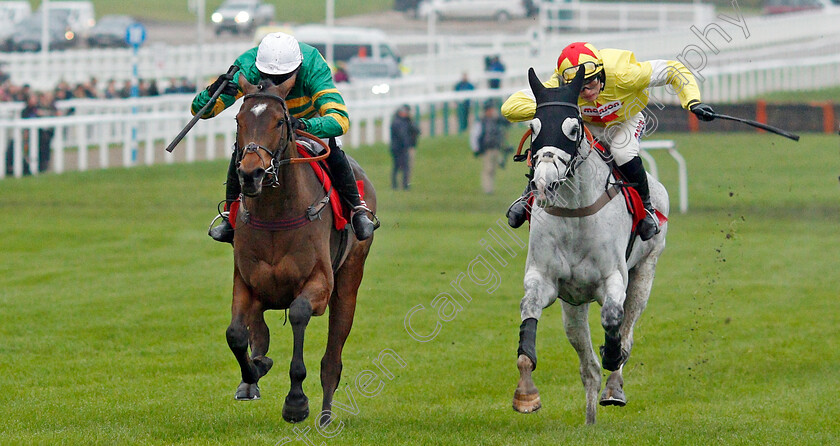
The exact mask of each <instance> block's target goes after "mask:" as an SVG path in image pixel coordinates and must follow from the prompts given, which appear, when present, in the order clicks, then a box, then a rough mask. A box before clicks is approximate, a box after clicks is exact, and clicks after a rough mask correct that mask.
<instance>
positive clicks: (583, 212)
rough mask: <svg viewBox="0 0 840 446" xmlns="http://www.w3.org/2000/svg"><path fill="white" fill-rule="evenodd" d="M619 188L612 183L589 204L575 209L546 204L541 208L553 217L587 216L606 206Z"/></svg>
mask: <svg viewBox="0 0 840 446" xmlns="http://www.w3.org/2000/svg"><path fill="white" fill-rule="evenodd" d="M620 190H621V188H620V187H619V186H617V185H613V186H611V187H610V188H608V189H607V190H605V191H604V193H603V194H601V196H600V197H598V199H597V200H595V202H594V203H592V204H590V205H589V206H586V207H582V208H577V209H568V208H561V207H556V206H547V207H545V208H543V210H544V211H545V212H546V213H548V214H549V215H553V216H555V217H588V216H590V215H593V214H595V213H596V212H598V211H600V210H601V208H603V207H604V206H606V204H607V203H609V202H610V200H612V199H613V198H614V197H615V196H616V195H618V193H619V191H620Z"/></svg>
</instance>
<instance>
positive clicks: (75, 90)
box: [0, 72, 195, 175]
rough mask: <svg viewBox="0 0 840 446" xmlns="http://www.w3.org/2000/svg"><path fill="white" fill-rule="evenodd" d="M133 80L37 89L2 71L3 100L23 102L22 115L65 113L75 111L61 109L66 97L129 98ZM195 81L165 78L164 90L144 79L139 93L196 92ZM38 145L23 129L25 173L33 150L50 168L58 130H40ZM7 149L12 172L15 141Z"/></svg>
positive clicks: (41, 168)
mask: <svg viewBox="0 0 840 446" xmlns="http://www.w3.org/2000/svg"><path fill="white" fill-rule="evenodd" d="M131 89H132V84H131V81H125V82H122V83H119V82H117V81H115V80H109V81H108V82H107V83H106V84H105V85H104V86H101V85H100V84H99V82H98V81H97V79H96V78H95V77H92V78H90V80H88V81H86V82H80V83H78V84H75V85H71V84H70V83H68V82H66V81H61V82H59V83H58V85H56V86H55V88H53V89H47V90H36V89H33V88H32V86H30V85H29V84H24V85H18V84H15V83H12V82H11V80H10V79H9V76H8V75H6V74H4V73H2V72H0V102H21V103H23V104H24V108H23V110H22V111H21V118H24V119H29V118H37V117H47V116H64V115H68V114H72V113H73V110H74V109H73V108H72V107H71V108H69V109H59V108H58V107H56V101H61V100H66V99H77V98H78V99H96V98H103V99H113V98H128V97H131V96H132V92H131ZM194 92H195V84H194V83H192V82H190V81H189V80H187V79H186V78H171V79H169V80H168V81H166V86H165V88H163V89H162V90H161V87H160V86H159V85H158V82H157V81H156V80H154V79H153V80H145V79H142V80H140V81H139V82H138V86H137V93H138V96H158V95H161V94H175V93H194ZM37 131H38V138H37V145H36V144H34V142H35V139H34V138H32V137H31V135H30V130H29V129H24V131H23V135H22V136H23V140H22V143H23V153H24V158H23V174H24V175H31V174H32V170H33V169H32V168H31V166H30V165H29V159H30V152H32V151H34V150H37V151H38V171H40V172H44V171H46V170H47V168H48V166H49V162H50V158H51V147H50V144H51V142H52V139H53V136H54V133H55V129H52V128H41V129H38V130H37ZM7 144H8V146H7V148H6V174H9V175H10V174H12V169H13V164H14V161H15V160H14V150H13V141H8V143H7Z"/></svg>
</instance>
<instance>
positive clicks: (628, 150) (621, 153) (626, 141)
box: [587, 112, 645, 166]
mask: <svg viewBox="0 0 840 446" xmlns="http://www.w3.org/2000/svg"><path fill="white" fill-rule="evenodd" d="M587 128H589V131H590V132H592V136H594V137H595V139H597V140H598V141H599V142H601V144H602V145H604V146H605V147H607V148H608V149H609V150H610V153H612V156H613V158H615V163H616V164H617V165H619V166H623V165H624V164H627V163H628V162H630V160H632V159H633V158H635V157H637V156H639V142H640V141H641V139H642V134H644V132H645V116H644V115H643V114H642V113H641V112H639V113H636V114H635V115H634V116H633V117H632V118H630V119H628V120H627V121H624V122H616V121H613V122H611V123H609V124H608V125H607V126H606V127H603V126H600V125H588V126H587Z"/></svg>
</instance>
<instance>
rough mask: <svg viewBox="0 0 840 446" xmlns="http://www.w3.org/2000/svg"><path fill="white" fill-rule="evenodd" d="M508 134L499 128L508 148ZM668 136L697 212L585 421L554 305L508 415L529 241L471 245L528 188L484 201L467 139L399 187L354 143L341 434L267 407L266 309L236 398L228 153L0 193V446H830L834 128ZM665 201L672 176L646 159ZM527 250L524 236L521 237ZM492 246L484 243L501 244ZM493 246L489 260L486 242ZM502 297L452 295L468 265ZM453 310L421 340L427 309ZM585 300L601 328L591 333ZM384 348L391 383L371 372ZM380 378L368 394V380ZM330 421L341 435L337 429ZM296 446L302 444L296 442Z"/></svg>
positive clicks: (310, 344) (379, 161)
mask: <svg viewBox="0 0 840 446" xmlns="http://www.w3.org/2000/svg"><path fill="white" fill-rule="evenodd" d="M517 136H519V135H511V139H514V138H515V137H517ZM659 137H668V138H674V139H676V140H677V142H678V147H679V150H680V151H681V153H682V154H683V155H684V156H685V157H686V159H687V161H688V165H689V183H690V200H691V203H690V206H691V207H690V210H689V213H688V214H685V215H679V214H673V215H671V223H670V228H669V233H668V248H667V249H666V252H665V254H664V255H663V257H662V259H661V260H660V262H659V267H658V270H657V273H658V274H657V279H656V282H655V284H654V291H653V295H652V297H651V300H650V303H649V306H648V308H647V310H646V312H645V314H644V315H643V316H642V318H641V320H640V322H639V324H638V326H637V330H636V345H635V349H634V351H633V357H632V358H631V359H630V362H629V363H628V365H627V367H626V369H625V378H626V386H625V389H626V392H627V395H628V398H629V402H628V405H627V406H626V407H624V408H606V409H603V408H601V409H599V413H598V424H597V425H596V426H588V427H587V426H583V419H584V412H583V407H584V397H583V389H582V386H581V383H580V378H579V375H578V361H577V356H576V354H575V353H574V351H573V349H572V348H571V346H570V345H569V344H568V342H567V341H566V339H565V335H564V334H563V329H562V322H561V315H560V308H559V307H557V306H554V307H551V308H549V309H547V310H546V312H545V314H544V317H543V318H542V320H541V322H540V328H539V333H538V352H539V355H540V367H539V369H537V371H536V372H535V380H536V383H537V385H538V387H539V388H540V391H541V394H542V401H543V409H542V410H540V411H539V412H537V413H536V414H533V415H520V414H517V413H514V412H513V410H511V408H510V403H511V397H512V394H513V390H514V388H515V385H516V380H517V371H516V367H515V358H516V342H517V333H518V326H519V312H518V304H519V300H520V298H521V294H522V267H523V262H524V257H525V251H524V250H522V249H516V250H514V252H515V254H516V256H515V257H512V256H510V255H507V254H506V253H504V252H502V251H499V252H500V253H501V256H502V258H503V259H504V260H505V261H506V262H508V265H507V266H504V267H503V266H501V265H500V264H499V263H492V262H495V261H493V260H490V256H489V255H488V254H487V252H486V251H485V250H484V248H483V247H482V246H481V245H480V242H481V241H482V239H488V236H487V233H486V232H485V231H486V230H487V229H488V228H491V227H494V226H495V224H496V221H497V220H498V219H499V218H501V217H502V215H503V213H504V210H505V209H506V206H507V204H508V203H509V202H510V201H511V200H512V199H513V198H514V197H515V196H516V195H517V194H518V193H519V192H520V191H521V189H522V186H523V181H522V180H523V178H522V174H523V173H524V169H523V166H521V165H516V166H509V167H508V168H507V169H506V170H504V171H501V173H500V177H499V181H498V190H499V191H500V192H499V193H497V194H496V195H493V196H485V195H483V194H481V193H480V192H479V191H480V187H479V177H478V175H479V174H478V172H479V170H480V165H479V161H477V160H475V159H474V158H473V157H472V156H471V155H469V150H468V148H467V147H468V144H467V141H466V137H457V136H451V137H440V138H434V139H425V140H423V141H422V143H421V144H420V147H419V153H418V165H417V172H416V176H415V181H414V187H413V190H412V191H410V192H402V191H397V192H395V191H391V190H390V189H389V188H388V187H387V186H388V182H389V180H388V176H389V171H390V160H389V157H388V154H387V150H386V148H385V147H384V146H381V145H378V146H373V147H365V148H362V149H360V150H357V151H352V150H351V151H350V153H351V154H352V155H353V156H355V157H356V158H358V159H359V160H360V161H361V162H362V164H363V165H364V166H365V168H366V169H367V172H368V173H369V175H370V176H371V177H372V179H373V181H374V184H376V185H378V186H379V191H378V192H379V202H380V209H381V210H380V213H379V215H380V218H381V219H382V221H383V226H382V228H381V229H380V230H379V231H377V234H376V240H375V243H374V246H373V250H372V253H371V256H370V258H369V260H368V264H367V269H366V275H365V279H364V281H363V283H362V287H361V290H360V296H359V303H358V309H357V313H356V321H355V324H354V327H353V332H352V333H351V335H350V339H349V341H348V343H347V346H346V348H345V351H344V375H343V381H342V385H341V390H340V392H339V393H338V394H337V396H336V400H337V401H338V402H340V403H344V404H349V403H350V402H349V398H348V393H347V391H348V389H350V390H351V391H352V392H353V396H354V397H355V402H356V405H357V414H355V415H352V414H349V413H347V412H345V411H342V410H341V409H337V410H336V414H337V416H338V419H337V421H339V422H340V423H336V424H334V429H336V430H337V431H336V432H333V434H334V437H333V438H329V439H327V438H324V437H323V436H321V434H318V433H316V432H315V431H314V423H313V418H314V417H310V419H308V420H307V421H305V422H304V423H303V424H301V425H298V426H292V425H289V424H286V423H285V422H283V421H282V418H281V416H280V413H281V408H282V405H283V399H284V396H285V393H286V392H287V391H288V361H289V359H290V350H291V330H290V327H289V326H288V325H287V326H284V325H283V314H282V313H281V312H271V313H269V315H268V320H269V326H270V328H271V332H272V340H273V344H272V348H271V351H270V356H272V357H273V358H274V360H275V368H274V370H272V371H271V373H269V375H267V376H266V377H265V378H264V379H263V380H262V381H261V382H260V386H261V389H262V394H263V399H262V400H260V401H257V402H251V403H239V402H235V401H234V400H233V398H232V396H233V392H234V390H235V388H236V385H237V384H238V383H239V378H238V368H237V366H236V363H235V361H234V358H233V355H232V354H231V353H230V351H229V350H228V347H227V344H226V342H225V336H224V332H225V329H226V327H227V325H228V322H229V317H230V313H229V311H230V310H229V308H230V299H231V276H232V274H231V273H232V258H231V251H230V248H229V247H228V246H227V245H222V244H219V243H215V242H212V241H211V240H210V239H209V238H208V237H207V236H206V235H205V233H206V224H207V223H208V222H209V220H210V218H211V217H212V213H213V210H214V209H215V203H216V202H217V201H218V200H219V198H220V197H221V196H222V193H223V188H222V184H221V183H222V181H223V177H224V172H225V163H224V162H222V161H218V162H212V163H198V164H193V165H169V166H154V167H140V168H134V169H128V170H126V169H112V170H107V171H93V172H84V173H67V174H63V175H47V176H41V177H37V178H33V177H29V178H24V179H13V178H7V179H5V180H2V181H0V203H2V204H0V206H2V209H0V210H1V211H2V212H0V240H2V241H3V245H2V246H3V248H2V261H0V320H1V321H2V324H0V414H3V422H2V423H0V444H3V445H5V444H9V445H19V444H27V445H29V444H38V445H56V444H73V445H76V444H79V445H100V444H101V445H106V444H139V445H160V444H178V445H210V444H231V445H234V444H236V445H238V444H245V443H247V444H251V445H269V446H270V445H274V444H277V443H278V442H279V443H282V441H281V440H283V439H284V438H286V437H288V438H289V439H293V438H295V437H296V435H297V434H296V433H295V432H294V431H293V429H295V428H298V429H309V431H308V436H309V439H310V440H311V441H313V442H314V443H312V444H322V443H321V442H322V441H323V442H324V443H326V444H328V445H381V444H393V445H512V444H517V445H518V444H523V445H544V444H545V445H547V444H632V445H641V444H679V445H683V444H692V445H707V444H777V445H787V444H815V445H822V444H830V443H832V442H834V441H836V439H837V438H838V436H840V425H838V424H837V423H836V414H837V413H840V407H839V406H840V404H838V400H837V398H834V397H833V396H832V395H834V394H835V393H836V391H835V389H834V385H836V382H837V376H838V375H837V370H838V369H840V357H838V355H837V351H840V341H838V339H840V337H838V328H837V327H838V319H837V315H838V314H840V301H838V299H837V290H838V289H840V275H838V274H837V269H838V261H837V253H836V251H835V250H836V248H837V246H840V233H838V231H837V224H838V220H840V187H839V186H838V182H837V176H838V174H840V159H838V155H837V144H838V141H837V138H836V137H832V136H826V135H812V134H808V135H804V136H803V138H802V141H801V142H800V143H798V144H797V143H793V142H790V141H787V140H785V139H783V138H779V137H773V136H770V135H757V134H739V135H723V134H706V135H703V134H700V135H684V134H680V135H656V138H659ZM656 156H657V160H658V161H659V168H660V173H661V174H662V175H663V180H664V182H665V184H666V185H667V186H669V187H670V192H671V195H672V202H673V206H672V207H673V208H676V196H677V190H676V174H675V173H674V170H675V169H674V168H673V163H672V162H671V161H670V159H669V158H668V157H667V156H665V155H664V154H657V155H656ZM516 235H517V236H519V237H522V238H523V239H525V238H526V237H527V229H525V228H522V229H519V230H517V231H516ZM496 246H498V245H496ZM497 249H499V248H497ZM481 254H483V255H484V257H485V258H486V259H487V260H488V261H489V262H491V263H492V264H493V265H495V268H496V270H497V272H498V274H499V280H498V282H499V287H498V289H497V290H495V291H494V292H493V293H491V294H488V293H487V292H486V290H487V289H488V286H479V285H476V284H473V283H471V282H469V281H466V282H465V286H464V290H465V291H466V292H467V293H468V294H469V295H470V296H471V298H472V300H471V302H469V303H467V302H464V301H463V300H462V299H461V298H460V297H458V296H457V294H456V293H455V292H454V290H453V289H452V287H451V285H450V282H451V281H452V280H455V279H456V277H457V276H458V275H459V274H460V273H462V272H466V271H467V267H468V265H469V263H470V262H471V261H472V260H473V259H475V258H476V257H477V256H478V255H481ZM444 292H447V293H450V294H451V295H453V296H454V297H455V298H456V299H457V300H458V302H460V303H461V304H462V305H463V310H462V311H461V312H460V313H458V314H457V315H456V316H455V318H454V319H453V320H451V321H449V322H444V323H442V327H441V330H440V333H439V334H438V336H437V337H436V338H435V339H434V340H432V341H430V342H426V343H420V342H417V341H415V340H414V339H412V338H411V337H410V336H409V335H408V334H407V332H406V329H405V326H404V318H405V316H406V314H407V313H408V311H409V310H410V309H411V308H413V307H415V306H417V305H421V304H422V305H423V306H424V307H425V309H426V311H424V312H420V313H417V314H416V315H415V317H414V319H413V321H412V322H413V324H414V326H413V328H414V329H415V330H416V331H417V332H425V331H430V330H431V329H433V328H434V325H435V320H436V318H435V317H434V313H433V311H432V305H431V301H432V300H433V299H434V298H435V296H437V295H438V294H440V293H444ZM597 311H598V310H597V308H595V307H593V308H592V313H591V316H592V317H591V323H592V326H593V336H594V341H595V342H596V345H598V344H599V343H600V342H601V340H602V336H603V335H602V331H601V330H600V328H599V327H598V324H599V322H598V321H599V318H598V315H597ZM325 329H326V318H323V317H321V318H314V319H313V320H312V322H311V324H310V328H309V331H308V332H307V338H306V364H307V367H308V371H309V377H308V378H307V380H306V381H305V384H304V388H305V390H306V392H307V394H308V396H309V397H310V404H311V407H312V409H313V411H315V410H317V409H318V408H319V407H320V403H321V390H320V384H319V379H318V376H319V361H320V356H321V355H322V354H323V349H324V345H325ZM384 349H391V350H393V351H394V352H396V353H397V354H398V355H399V356H400V357H401V358H402V359H403V360H404V361H405V363H406V366H405V367H404V368H400V367H399V366H398V365H396V363H394V362H391V361H387V362H386V366H387V367H388V368H389V370H391V371H392V372H393V374H394V377H393V379H391V380H389V379H387V378H386V377H385V376H384V374H383V373H381V372H380V371H379V369H378V368H377V367H376V366H374V364H373V361H374V360H375V359H376V358H377V356H378V355H379V353H380V352H381V351H383V350H384ZM365 370H370V371H373V372H375V373H378V376H379V377H380V378H382V379H383V386H382V388H381V389H380V391H379V393H378V394H377V395H375V396H372V397H369V398H368V397H365V396H362V395H361V394H360V393H359V392H358V390H357V389H356V385H355V383H354V381H355V379H356V378H357V377H360V376H361V377H364V374H363V371H365ZM338 429H340V431H338ZM287 444H304V443H303V441H302V440H295V441H292V442H290V443H287Z"/></svg>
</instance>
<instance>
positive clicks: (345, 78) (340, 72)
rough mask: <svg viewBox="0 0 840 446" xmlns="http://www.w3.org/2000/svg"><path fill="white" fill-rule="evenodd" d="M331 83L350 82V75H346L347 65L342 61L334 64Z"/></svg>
mask: <svg viewBox="0 0 840 446" xmlns="http://www.w3.org/2000/svg"><path fill="white" fill-rule="evenodd" d="M333 81H334V82H335V83H336V84H337V83H339V82H350V75H349V74H347V64H346V63H345V62H344V61H340V62H338V63H337V64H336V67H335V74H333Z"/></svg>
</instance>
